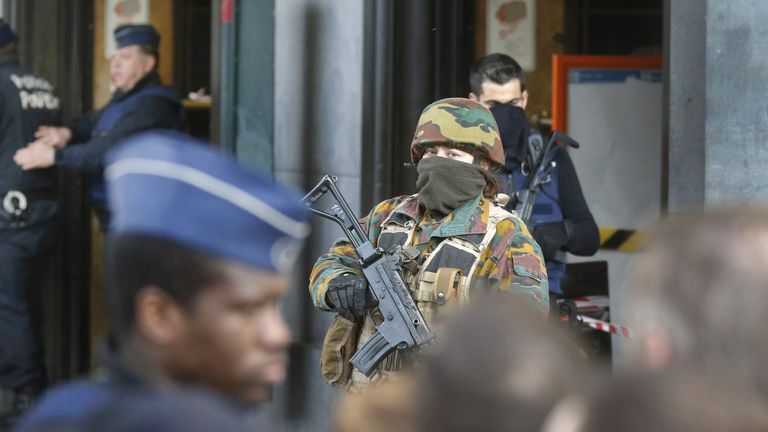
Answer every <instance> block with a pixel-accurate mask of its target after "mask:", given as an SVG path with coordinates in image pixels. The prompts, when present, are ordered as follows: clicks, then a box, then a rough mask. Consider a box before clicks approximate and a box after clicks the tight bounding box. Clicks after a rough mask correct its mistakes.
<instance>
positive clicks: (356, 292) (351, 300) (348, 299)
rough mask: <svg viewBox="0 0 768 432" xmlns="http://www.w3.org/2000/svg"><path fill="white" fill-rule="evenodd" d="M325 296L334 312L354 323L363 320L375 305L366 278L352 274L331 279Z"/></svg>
mask: <svg viewBox="0 0 768 432" xmlns="http://www.w3.org/2000/svg"><path fill="white" fill-rule="evenodd" d="M325 296H326V299H327V300H328V303H329V305H330V306H331V307H332V308H333V310H335V311H336V312H338V313H340V314H341V315H343V316H345V317H346V318H349V319H352V320H354V321H359V320H361V319H362V318H363V316H364V314H365V310H366V309H367V308H369V307H371V306H373V304H374V300H373V298H372V295H371V294H370V292H369V290H368V282H367V281H366V280H365V277H363V276H360V275H356V274H350V273H347V274H343V275H340V276H336V277H335V278H333V279H331V281H330V282H328V291H326V294H325Z"/></svg>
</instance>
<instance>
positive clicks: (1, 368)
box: [0, 20, 59, 429]
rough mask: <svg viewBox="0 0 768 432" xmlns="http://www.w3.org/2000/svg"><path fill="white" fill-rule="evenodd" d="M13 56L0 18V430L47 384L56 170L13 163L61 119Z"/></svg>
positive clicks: (41, 85)
mask: <svg viewBox="0 0 768 432" xmlns="http://www.w3.org/2000/svg"><path fill="white" fill-rule="evenodd" d="M16 57H17V56H16V35H15V34H14V32H13V31H12V30H11V28H10V27H9V26H8V24H7V23H5V22H4V21H2V20H0V429H3V424H10V423H11V422H12V421H13V419H15V418H16V417H18V415H19V414H20V413H21V412H23V411H24V409H25V408H26V406H27V405H28V404H29V403H30V401H31V399H32V398H33V397H34V395H35V394H36V393H37V392H38V391H40V390H41V389H42V387H43V386H44V385H45V369H44V367H43V355H42V347H41V340H40V338H39V334H38V330H39V329H38V328H37V327H38V324H39V323H38V322H36V321H37V319H36V318H39V317H38V316H37V315H38V314H37V313H36V310H37V309H38V306H39V305H38V304H39V301H40V298H39V297H40V293H39V282H40V281H39V276H40V275H41V274H42V272H40V271H39V266H40V265H41V264H42V262H41V261H42V258H43V255H44V254H45V253H46V252H47V251H48V250H49V249H50V247H51V246H52V244H53V242H54V240H55V218H56V212H57V207H58V206H57V201H56V177H55V175H54V174H55V173H54V172H52V170H50V169H46V170H39V171H35V172H25V171H22V170H21V168H19V167H18V166H16V164H15V163H14V162H13V154H14V153H15V152H16V150H18V149H19V148H22V147H23V146H24V145H26V143H27V142H29V141H31V140H32V139H33V136H34V133H35V130H36V129H37V128H38V127H39V126H40V125H44V124H56V122H58V121H59V99H58V98H57V97H56V96H55V95H54V93H53V87H52V86H51V84H50V83H49V82H48V81H46V80H44V79H43V78H40V77H39V76H37V75H35V74H33V73H31V72H29V71H27V70H25V69H23V68H22V67H21V66H20V65H19V62H18V61H17V59H16Z"/></svg>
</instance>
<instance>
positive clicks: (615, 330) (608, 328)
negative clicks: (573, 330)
mask: <svg viewBox="0 0 768 432" xmlns="http://www.w3.org/2000/svg"><path fill="white" fill-rule="evenodd" d="M576 319H578V320H579V322H581V323H582V324H584V325H585V326H587V327H590V328H593V329H595V330H599V331H602V332H606V333H611V334H615V335H619V336H623V337H625V338H634V337H635V333H634V332H633V331H632V330H630V329H629V327H626V326H623V325H616V324H611V323H609V322H605V321H600V320H599V319H594V318H590V317H588V316H584V315H576Z"/></svg>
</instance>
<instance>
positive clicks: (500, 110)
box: [469, 54, 600, 306]
mask: <svg viewBox="0 0 768 432" xmlns="http://www.w3.org/2000/svg"><path fill="white" fill-rule="evenodd" d="M469 82H470V86H471V88H472V93H470V94H469V98H470V99H472V100H475V101H478V102H480V103H481V104H483V106H485V107H486V108H488V109H490V110H491V112H492V113H493V116H494V117H495V118H496V122H497V124H498V125H499V133H500V135H501V141H502V143H503V144H504V152H505V154H506V158H505V160H504V162H503V163H502V167H501V169H500V171H499V173H498V179H497V180H498V182H499V187H500V191H501V192H503V193H505V194H507V195H509V196H514V195H515V192H517V191H519V190H521V189H523V188H525V187H526V186H527V185H528V182H529V181H530V180H529V178H530V177H529V176H530V175H531V173H532V172H534V171H535V169H536V167H535V166H533V165H534V164H535V162H534V159H535V158H536V156H535V155H532V154H531V153H530V151H529V147H528V139H529V137H530V136H532V135H533V134H536V135H539V134H538V132H536V131H531V128H530V126H529V125H528V119H527V118H526V117H525V112H524V110H525V107H526V106H527V104H528V90H526V88H525V75H524V74H523V69H522V68H521V67H520V65H519V64H518V63H517V62H516V61H515V60H514V59H512V58H511V57H509V56H507V55H504V54H490V55H488V56H485V57H483V58H481V59H480V60H478V61H477V62H475V64H474V65H473V66H472V70H471V71H470V75H469ZM552 161H553V163H552V164H551V165H550V166H549V167H548V168H547V170H546V172H545V175H546V176H549V178H550V181H549V182H547V183H546V184H544V187H543V189H542V191H541V193H539V194H538V196H537V197H536V203H535V205H534V210H533V215H532V217H531V219H532V220H531V223H532V225H533V226H532V227H531V228H532V229H533V238H534V239H536V242H537V243H538V244H539V246H541V250H542V252H543V253H544V259H545V260H546V265H547V275H548V276H549V290H550V300H551V301H552V303H553V306H554V304H555V302H556V301H557V297H558V296H559V295H560V294H561V293H562V290H561V289H560V282H561V280H562V279H563V277H564V276H565V262H564V258H565V256H564V252H570V253H572V254H575V255H581V256H590V255H594V253H595V252H597V248H598V247H599V246H600V235H599V232H598V229H597V224H595V219H594V218H593V217H592V213H591V212H590V211H589V207H588V206H587V202H586V201H585V199H584V194H583V193H582V191H581V185H580V184H579V178H578V177H577V175H576V169H575V168H574V166H573V162H572V161H571V158H570V156H568V152H567V151H566V150H565V149H564V148H562V147H560V148H558V150H557V152H556V153H555V156H554V158H553V159H552ZM515 204H516V203H515V201H514V200H512V201H511V202H510V207H511V208H514V206H515Z"/></svg>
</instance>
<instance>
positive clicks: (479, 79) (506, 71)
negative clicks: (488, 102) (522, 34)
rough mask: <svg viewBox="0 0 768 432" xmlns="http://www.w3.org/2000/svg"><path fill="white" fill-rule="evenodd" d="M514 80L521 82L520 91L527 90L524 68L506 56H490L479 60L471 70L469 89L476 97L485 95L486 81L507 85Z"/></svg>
mask: <svg viewBox="0 0 768 432" xmlns="http://www.w3.org/2000/svg"><path fill="white" fill-rule="evenodd" d="M513 79H517V80H518V81H520V91H523V90H525V75H524V74H523V68H522V67H520V64H519V63H517V62H516V61H515V59H513V58H512V57H510V56H508V55H506V54H499V53H496V54H488V55H487V56H485V57H483V58H481V59H479V60H477V61H476V62H475V63H474V64H473V65H472V68H471V69H470V70H469V87H470V89H471V90H472V93H474V94H475V96H480V95H481V94H483V83H484V82H485V81H490V82H493V83H496V84H506V83H508V82H509V81H510V80H513Z"/></svg>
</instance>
